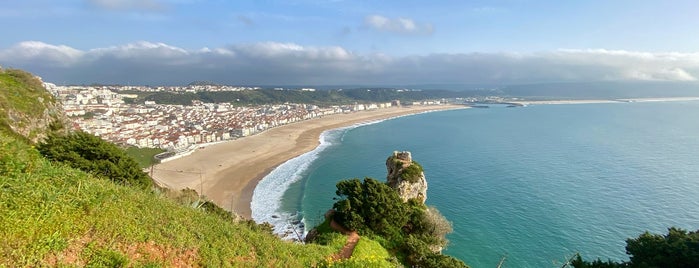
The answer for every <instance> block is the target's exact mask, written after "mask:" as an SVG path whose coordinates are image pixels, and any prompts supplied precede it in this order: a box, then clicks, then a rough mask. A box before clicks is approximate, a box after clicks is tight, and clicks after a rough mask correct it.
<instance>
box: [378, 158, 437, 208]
mask: <svg viewBox="0 0 699 268" xmlns="http://www.w3.org/2000/svg"><path fill="white" fill-rule="evenodd" d="M386 169H387V170H388V175H387V176H386V180H387V182H388V185H389V186H391V187H392V188H393V189H396V191H398V195H400V197H401V198H402V199H403V202H407V201H408V200H410V199H417V200H419V201H420V202H422V203H423V204H424V203H425V200H426V199H427V180H425V173H424V172H423V170H422V166H420V164H418V163H417V162H415V161H413V159H412V156H411V155H410V152H408V151H403V152H398V151H395V152H393V155H391V156H389V157H388V159H387V160H386Z"/></svg>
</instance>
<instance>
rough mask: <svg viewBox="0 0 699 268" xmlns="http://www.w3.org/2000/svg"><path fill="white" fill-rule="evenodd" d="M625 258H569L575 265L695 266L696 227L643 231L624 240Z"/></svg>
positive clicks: (603, 267) (698, 240)
mask: <svg viewBox="0 0 699 268" xmlns="http://www.w3.org/2000/svg"><path fill="white" fill-rule="evenodd" d="M626 254H629V256H630V260H629V261H628V262H621V263H618V262H614V261H611V260H609V261H606V262H604V261H602V260H599V259H598V260H596V261H593V262H588V261H584V260H583V259H582V258H581V257H580V256H577V258H576V259H575V260H573V261H572V262H571V264H572V265H573V267H576V268H607V267H666V268H673V267H699V231H694V232H687V231H685V230H682V229H679V228H675V227H672V228H670V229H668V234H667V235H658V234H651V233H649V232H645V233H643V234H641V235H640V236H639V237H638V238H635V239H628V240H626Z"/></svg>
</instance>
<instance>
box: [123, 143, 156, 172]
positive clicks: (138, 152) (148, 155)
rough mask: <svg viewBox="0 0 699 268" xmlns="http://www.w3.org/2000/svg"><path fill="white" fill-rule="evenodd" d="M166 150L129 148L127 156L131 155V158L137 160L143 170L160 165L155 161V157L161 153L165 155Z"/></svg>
mask: <svg viewBox="0 0 699 268" xmlns="http://www.w3.org/2000/svg"><path fill="white" fill-rule="evenodd" d="M163 152H165V150H163V149H158V148H138V147H129V148H126V154H127V155H129V156H130V157H131V158H133V159H134V160H136V162H137V163H138V166H139V167H141V168H147V167H150V166H151V165H155V164H157V163H158V161H157V160H156V159H155V157H154V156H155V155H157V154H159V153H163Z"/></svg>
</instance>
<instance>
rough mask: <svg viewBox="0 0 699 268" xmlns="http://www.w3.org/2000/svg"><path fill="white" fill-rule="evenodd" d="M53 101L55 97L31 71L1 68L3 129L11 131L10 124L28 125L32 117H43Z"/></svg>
mask: <svg viewBox="0 0 699 268" xmlns="http://www.w3.org/2000/svg"><path fill="white" fill-rule="evenodd" d="M39 100H41V101H39ZM53 102H54V99H53V97H52V96H51V94H49V92H48V91H46V90H45V89H44V87H43V85H42V84H41V81H39V80H38V79H36V78H34V76H32V75H31V74H30V73H27V72H24V71H21V70H15V69H0V130H1V131H3V132H5V133H11V132H12V131H11V128H10V126H15V127H21V128H24V127H27V125H28V124H30V119H36V118H42V117H43V113H44V110H45V109H46V107H47V106H48V105H49V104H52V103H53ZM9 113H12V114H13V115H11V116H12V118H10V117H9V116H8V114H9ZM32 134H33V135H31V136H35V135H36V133H32ZM29 138H32V137H29Z"/></svg>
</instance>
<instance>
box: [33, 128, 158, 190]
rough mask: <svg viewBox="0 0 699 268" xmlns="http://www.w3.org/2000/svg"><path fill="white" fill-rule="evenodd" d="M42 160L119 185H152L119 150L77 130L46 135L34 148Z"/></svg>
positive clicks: (140, 186)
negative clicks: (78, 170) (57, 163)
mask: <svg viewBox="0 0 699 268" xmlns="http://www.w3.org/2000/svg"><path fill="white" fill-rule="evenodd" d="M37 149H38V150H39V152H41V154H42V155H44V156H45V157H46V158H48V159H50V160H52V161H55V162H62V163H65V164H67V165H69V166H71V167H73V168H77V169H81V170H83V171H86V172H89V173H92V174H94V175H96V176H98V177H102V178H106V179H109V180H112V181H114V182H116V183H119V184H124V185H129V186H134V187H138V188H142V189H150V188H151V187H152V186H153V182H152V180H151V179H150V177H148V175H147V174H146V173H145V172H143V170H141V168H139V166H138V163H136V161H135V160H134V159H133V158H131V157H129V156H128V155H127V154H126V153H125V152H124V151H123V150H122V149H120V148H119V147H117V146H116V145H114V144H111V143H109V142H106V141H104V140H102V139H100V138H99V137H96V136H93V135H91V134H88V133H85V132H82V131H78V132H74V133H70V134H67V135H55V134H49V136H48V138H47V139H46V141H44V142H43V143H41V144H39V146H38V147H37Z"/></svg>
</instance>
